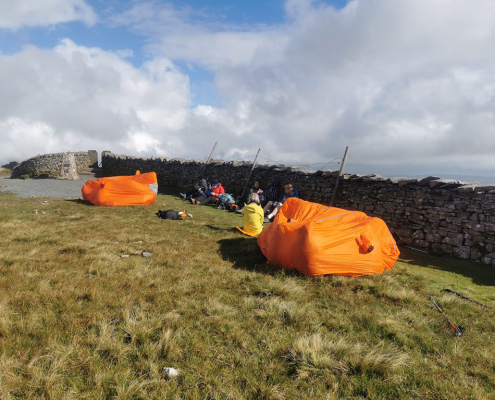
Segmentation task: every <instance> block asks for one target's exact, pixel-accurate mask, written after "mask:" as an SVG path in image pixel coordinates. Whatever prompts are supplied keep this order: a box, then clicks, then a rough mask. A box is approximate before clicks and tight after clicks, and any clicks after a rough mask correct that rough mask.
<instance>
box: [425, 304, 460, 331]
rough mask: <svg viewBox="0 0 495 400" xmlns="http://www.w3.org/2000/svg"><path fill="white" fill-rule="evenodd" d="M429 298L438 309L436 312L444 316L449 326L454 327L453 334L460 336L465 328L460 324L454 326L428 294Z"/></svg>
mask: <svg viewBox="0 0 495 400" xmlns="http://www.w3.org/2000/svg"><path fill="white" fill-rule="evenodd" d="M430 300H431V301H432V302H433V305H434V306H435V308H436V309H437V310H438V312H439V313H440V314H442V315H443V316H444V317H445V319H446V320H447V321H448V323H449V324H450V326H451V327H452V328H453V329H454V336H461V335H462V334H463V333H464V332H466V328H464V327H463V326H460V325H459V326H455V325H454V324H453V323H452V321H451V320H450V319H449V317H447V315H445V313H444V312H443V310H442V309H441V308H440V306H439V305H438V304H437V303H436V302H435V299H434V298H433V297H432V296H430Z"/></svg>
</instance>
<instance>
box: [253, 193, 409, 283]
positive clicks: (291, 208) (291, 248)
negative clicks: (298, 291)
mask: <svg viewBox="0 0 495 400" xmlns="http://www.w3.org/2000/svg"><path fill="white" fill-rule="evenodd" d="M289 220H290V222H289ZM258 244H259V246H260V248H261V251H262V252H263V254H264V255H265V257H266V258H267V259H268V264H270V265H276V266H281V267H284V268H288V269H293V268H295V269H297V270H298V271H300V272H302V273H303V274H306V275H311V276H316V275H327V274H336V275H347V276H361V275H373V274H381V273H382V272H383V271H384V270H386V269H390V268H392V267H393V265H394V264H395V262H396V261H397V258H398V257H399V254H400V252H399V249H398V247H397V244H396V243H395V240H394V238H393V237H392V235H391V233H390V231H389V229H388V227H387V225H386V224H385V222H384V221H383V220H381V219H380V218H373V217H368V216H367V215H366V214H364V213H362V212H360V211H348V210H343V209H340V208H335V207H327V206H323V205H321V204H316V203H310V202H308V201H304V200H300V199H297V198H290V199H287V200H286V201H285V202H284V204H283V206H282V207H281V208H280V211H279V213H278V214H277V216H276V217H275V220H274V221H273V223H272V224H270V225H269V226H268V227H266V228H265V229H264V230H263V232H261V234H260V235H259V237H258Z"/></svg>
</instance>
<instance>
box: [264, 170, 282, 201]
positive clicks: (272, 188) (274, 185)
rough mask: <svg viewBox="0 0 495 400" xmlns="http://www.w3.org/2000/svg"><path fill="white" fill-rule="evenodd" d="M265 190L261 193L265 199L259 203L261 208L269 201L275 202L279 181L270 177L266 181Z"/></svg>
mask: <svg viewBox="0 0 495 400" xmlns="http://www.w3.org/2000/svg"><path fill="white" fill-rule="evenodd" d="M267 187H268V188H267V190H265V191H264V192H263V195H264V197H265V200H264V201H261V206H262V207H264V206H265V205H266V203H267V202H269V201H277V199H278V196H279V193H280V181H279V179H278V178H276V177H274V176H272V177H271V178H270V180H269V181H268V186H267Z"/></svg>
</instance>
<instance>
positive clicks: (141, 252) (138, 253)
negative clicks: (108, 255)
mask: <svg viewBox="0 0 495 400" xmlns="http://www.w3.org/2000/svg"><path fill="white" fill-rule="evenodd" d="M132 254H134V255H135V256H140V255H141V254H143V250H136V251H135V252H134V253H132Z"/></svg>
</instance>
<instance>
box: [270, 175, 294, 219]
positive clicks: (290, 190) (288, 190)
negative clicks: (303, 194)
mask: <svg viewBox="0 0 495 400" xmlns="http://www.w3.org/2000/svg"><path fill="white" fill-rule="evenodd" d="M284 190H285V195H284V198H283V199H282V200H281V201H280V202H279V203H278V202H273V201H269V202H268V203H266V206H265V208H263V212H264V213H265V214H266V213H268V215H267V216H266V218H265V220H264V222H272V221H273V218H275V215H277V214H278V212H279V210H280V207H282V204H284V201H285V200H287V199H289V198H291V197H296V198H299V191H298V190H297V189H296V188H294V186H293V185H292V184H291V183H289V184H288V185H285V186H284ZM269 210H272V211H271V212H270V211H269Z"/></svg>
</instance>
